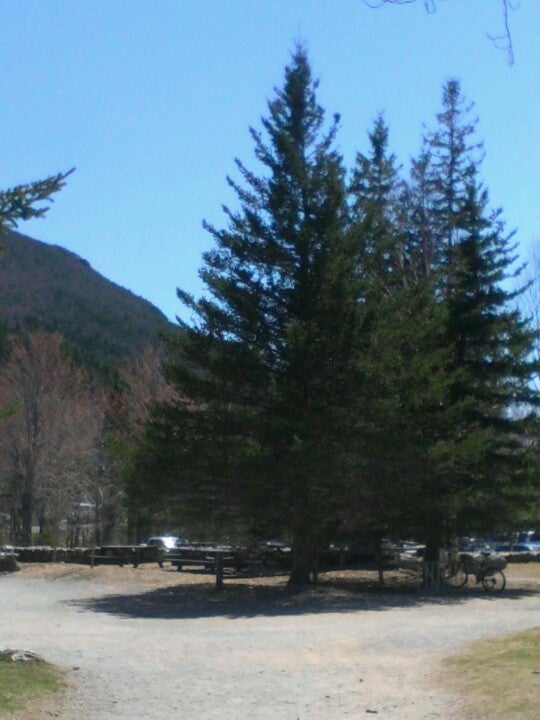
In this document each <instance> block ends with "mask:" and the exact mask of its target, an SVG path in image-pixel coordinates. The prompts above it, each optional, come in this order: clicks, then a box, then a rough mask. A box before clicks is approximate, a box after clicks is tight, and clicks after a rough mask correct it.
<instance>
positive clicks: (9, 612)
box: [0, 566, 540, 720]
mask: <svg viewBox="0 0 540 720" xmlns="http://www.w3.org/2000/svg"><path fill="white" fill-rule="evenodd" d="M66 567H69V566H66ZM98 571H101V568H96V569H95V574H94V575H92V576H91V577H90V576H89V575H88V574H85V575H83V576H80V575H78V574H76V573H73V572H72V571H69V570H66V571H65V572H58V571H57V572H56V573H52V572H48V573H46V574H45V575H43V576H39V574H38V575H36V572H35V571H32V570H28V572H27V571H23V572H20V573H16V574H12V575H4V576H1V577H0V617H2V619H3V622H2V626H1V630H0V648H1V647H12V648H21V649H27V650H32V651H34V652H37V653H39V654H40V655H43V656H44V657H45V658H47V659H48V660H50V661H51V662H53V663H56V664H58V665H60V666H62V667H64V668H66V669H67V670H68V674H69V676H70V678H71V680H72V685H71V689H70V690H69V691H68V693H67V697H66V698H65V700H64V703H63V706H62V708H59V709H57V711H58V713H59V717H61V718H65V719H66V720H83V719H84V720H128V719H129V720H132V719H133V718H137V719H138V720H164V719H165V718H167V719H170V718H179V719H180V718H181V719H182V720H214V719H217V718H219V719H220V720H243V719H244V718H245V719H248V718H249V719H250V720H251V719H253V720H308V719H309V720H334V719H335V720H338V719H341V718H363V717H367V716H369V715H375V714H377V717H378V718H381V720H382V719H383V718H384V719H385V720H386V719H388V720H390V719H391V720H398V719H399V720H427V719H428V718H429V719H434V718H438V719H439V720H451V719H456V720H457V719H458V718H459V719H460V720H462V719H468V720H473V719H472V716H470V715H468V714H467V708H466V707H465V706H464V704H463V703H462V702H461V701H460V700H459V698H456V697H453V696H452V695H451V694H450V693H449V692H448V691H447V690H445V689H444V686H443V685H442V684H441V683H440V677H438V675H439V674H440V670H439V667H440V666H439V662H440V660H441V659H442V658H443V657H445V656H447V655H449V654H451V653H453V652H454V651H457V650H459V649H460V648H462V647H463V646H464V645H465V644H467V643H468V642H470V641H472V640H475V639H478V638H484V637H489V636H494V635H501V634H504V633H508V632H513V631H518V630H522V629H526V628H530V627H534V626H538V625H540V602H539V599H540V596H539V595H538V593H537V591H535V590H533V589H520V590H512V588H510V590H509V591H508V592H507V593H505V594H503V595H502V596H499V597H497V598H492V597H489V596H484V595H482V594H479V593H478V594H476V593H473V594H471V595H468V596H466V597H464V596H463V595H461V594H459V595H456V596H455V597H454V596H453V597H438V598H425V597H422V596H421V595H414V594H402V593H401V594H400V593H395V594H384V595H375V596H374V595H373V594H371V595H370V594H365V593H360V594H358V593H356V594H352V593H350V592H346V591H337V590H330V589H328V588H325V589H323V590H319V591H310V592H308V593H305V594H302V595H301V596H292V597H291V596H288V595H287V594H285V593H284V592H283V588H282V587H280V586H272V585H267V586H262V587H261V586H250V585H249V583H248V584H244V585H243V586H239V585H237V584H234V585H232V584H231V585H229V586H228V587H226V590H225V591H224V592H223V593H221V594H219V593H216V592H215V591H214V590H213V589H212V587H211V586H209V585H208V584H207V583H208V580H207V578H205V577H196V578H195V581H194V582H193V583H190V581H189V580H188V579H187V578H189V576H188V575H187V574H186V575H183V574H182V575H180V574H178V573H167V572H166V571H165V572H164V571H159V569H157V568H156V569H150V568H143V569H139V570H132V569H130V568H123V569H119V568H114V569H113V568H103V573H101V574H100V572H98ZM105 571H107V572H105ZM111 571H114V573H116V575H117V577H120V578H121V582H118V581H114V580H113V579H112V578H113V573H112V572H111ZM160 572H161V574H160V575H158V574H157V573H160ZM137 573H139V574H137ZM156 578H157V580H156ZM141 590H143V591H142V592H141ZM45 717H47V718H50V717H51V710H50V709H46V710H45V709H44V710H41V711H39V710H37V711H36V712H35V713H34V714H32V718H31V720H37V719H38V718H45ZM24 720H27V718H26V716H25V719H24ZM28 720H30V718H28Z"/></svg>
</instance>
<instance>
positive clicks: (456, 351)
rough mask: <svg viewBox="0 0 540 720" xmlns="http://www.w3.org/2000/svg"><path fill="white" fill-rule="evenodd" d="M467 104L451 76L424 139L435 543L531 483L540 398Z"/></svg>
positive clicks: (429, 491)
mask: <svg viewBox="0 0 540 720" xmlns="http://www.w3.org/2000/svg"><path fill="white" fill-rule="evenodd" d="M470 111H471V107H470V106H468V105H467V103H466V101H465V99H464V98H463V95H462V93H461V89H460V86H459V83H458V82H457V81H455V80H451V81H449V82H447V83H446V84H445V86H444V89H443V109H442V112H441V113H439V115H438V116H437V119H438V127H437V129H436V130H435V132H433V133H431V134H430V135H429V136H428V137H427V146H428V148H429V150H430V165H429V170H428V175H429V180H430V184H431V201H432V209H433V212H432V214H431V218H432V229H431V245H432V247H433V248H434V249H435V252H434V254H433V257H434V258H436V259H437V260H438V263H437V264H436V265H435V267H434V273H433V276H432V277H433V292H434V297H435V299H436V300H437V302H438V303H440V305H441V307H442V308H443V310H444V336H443V344H444V346H445V349H446V361H445V363H446V367H445V370H446V376H447V386H446V390H445V396H444V398H441V405H440V410H439V412H438V413H436V414H434V417H433V429H432V432H433V435H432V440H433V442H432V447H431V452H430V457H431V462H432V472H431V477H430V478H429V485H428V486H427V487H426V488H425V489H424V493H425V496H426V498H429V499H430V502H429V505H428V507H426V510H427V511H428V517H429V522H428V523H427V529H426V533H427V539H428V544H429V546H430V548H432V549H434V547H435V545H436V544H437V543H439V542H440V539H441V532H442V528H444V526H445V524H446V525H447V526H449V525H452V524H453V518H454V517H455V518H458V520H460V521H461V523H462V524H463V526H464V527H465V528H467V527H471V525H472V524H478V523H479V522H480V521H481V519H484V521H485V522H486V523H489V524H490V525H493V524H495V523H497V522H501V520H502V519H503V518H504V514H505V512H507V511H508V512H510V511H511V508H512V507H513V506H514V505H515V500H516V496H519V493H520V489H522V488H524V487H525V485H526V476H527V462H528V457H529V449H530V447H531V439H532V438H531V435H530V433H531V431H532V425H531V423H532V421H533V417H534V415H533V412H532V408H533V407H534V406H535V405H536V404H537V403H538V395H537V393H536V392H535V391H534V389H533V386H532V382H531V381H532V377H533V375H534V372H535V371H536V370H537V364H536V363H535V362H534V360H533V359H532V357H531V350H532V343H533V338H534V332H533V330H532V328H531V327H530V325H529V323H528V322H527V321H526V320H525V319H524V318H523V317H522V316H521V315H520V313H519V311H518V309H517V308H516V299H517V297H518V296H519V294H520V291H517V292H516V291H513V290H511V289H510V283H509V280H510V279H512V278H515V277H516V275H519V273H520V269H519V268H516V266H515V260H516V256H515V245H514V244H513V242H512V234H508V233H506V232H505V229H504V223H503V221H502V219H501V211H500V210H490V208H489V198H488V193H487V190H486V189H485V188H484V187H483V186H482V183H481V181H480V178H479V167H480V163H481V158H479V157H478V150H479V149H480V148H481V144H479V143H477V142H476V141H475V130H476V121H471V120H470V119H469V118H470Z"/></svg>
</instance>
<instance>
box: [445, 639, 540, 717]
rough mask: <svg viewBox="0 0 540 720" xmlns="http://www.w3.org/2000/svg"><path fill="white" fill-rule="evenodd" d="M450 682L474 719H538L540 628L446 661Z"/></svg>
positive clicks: (485, 643)
mask: <svg viewBox="0 0 540 720" xmlns="http://www.w3.org/2000/svg"><path fill="white" fill-rule="evenodd" d="M445 665H446V669H447V671H449V676H450V683H451V684H452V685H453V686H454V688H455V689H456V690H458V691H459V692H460V693H463V694H464V698H465V701H466V703H467V707H468V709H469V710H471V711H473V712H474V713H475V714H474V717H478V718H483V717H489V718H491V720H537V718H538V708H539V707H540V628H535V629H534V630H529V631H527V632H523V633H519V634H517V635H511V636H508V637H503V638H497V639H494V640H484V641H481V642H477V643H474V644H473V645H472V646H471V647H470V648H469V649H468V650H466V651H465V652H464V653H462V654H461V655H456V656H453V657H450V658H448V659H447V660H446V661H445Z"/></svg>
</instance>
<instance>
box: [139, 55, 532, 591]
mask: <svg viewBox="0 0 540 720" xmlns="http://www.w3.org/2000/svg"><path fill="white" fill-rule="evenodd" d="M317 90H318V83H317V81H316V80H314V79H313V77H312V71H311V68H310V64H309V61H308V58H307V56H306V53H305V51H304V49H303V48H298V49H297V50H296V51H295V53H294V55H293V57H292V61H291V63H290V64H289V66H288V67H287V68H286V70H285V78H284V82H283V85H282V86H281V87H280V88H279V89H277V90H276V92H275V95H274V97H273V99H271V100H270V101H269V103H268V114H267V115H266V116H265V117H263V118H262V128H261V129H260V130H259V129H254V128H252V129H251V131H250V132H251V137H252V140H253V143H254V152H255V159H256V170H252V169H250V168H249V167H247V166H246V165H245V164H244V163H243V162H241V161H239V160H237V161H236V163H237V169H238V175H239V179H233V178H227V180H228V183H229V185H230V186H231V187H232V188H233V190H234V191H235V193H236V196H237V203H236V207H235V208H229V207H224V213H225V218H226V222H225V225H224V227H221V228H220V227H215V226H212V225H209V224H205V227H206V229H207V230H208V232H209V233H210V235H211V237H212V239H213V247H212V248H211V249H210V250H208V251H207V252H206V253H205V254H204V256H203V264H202V267H201V269H200V276H201V278H202V280H203V281H204V283H205V287H206V290H205V292H204V294H203V296H202V297H200V298H196V297H194V296H192V295H191V294H189V293H187V292H185V291H183V290H179V291H178V296H179V299H180V300H181V302H182V303H183V304H184V305H185V306H186V308H187V309H188V310H189V312H190V314H191V317H192V319H191V320H190V321H187V322H182V321H180V326H181V330H182V332H181V333H179V334H175V335H174V336H170V335H169V336H168V338H167V339H166V345H167V350H168V358H169V360H168V362H167V364H166V366H165V374H166V378H167V380H168V382H169V383H170V384H171V386H172V387H173V388H174V399H173V400H170V399H169V401H168V402H167V403H164V404H162V405H161V406H159V407H158V408H157V409H155V411H154V412H153V415H152V418H151V420H150V422H148V423H147V425H146V429H145V432H144V434H143V436H142V438H141V443H140V445H139V450H138V452H137V453H136V456H135V457H134V458H133V462H132V465H131V468H130V473H129V478H128V497H129V502H130V503H131V504H132V505H134V506H137V507H138V508H139V509H140V510H141V511H144V512H145V513H147V515H148V517H151V516H152V513H153V512H159V509H160V507H163V503H164V502H166V503H167V506H168V507H169V508H172V507H174V508H175V512H176V513H177V514H178V517H180V518H183V519H185V520H186V521H188V520H189V521H191V522H194V521H195V520H200V521H201V522H203V523H206V524H207V525H208V524H210V523H213V527H215V529H216V530H215V531H216V532H222V533H227V532H232V529H233V528H237V529H238V528H242V529H243V530H244V531H245V532H246V533H247V534H250V535H252V536H256V537H275V536H277V535H281V536H283V537H286V538H288V539H290V540H291V542H292V545H293V564H292V570H291V577H290V583H291V584H292V585H302V584H304V583H306V582H308V581H309V577H310V571H311V569H312V567H313V565H314V563H315V562H316V557H317V554H318V552H319V550H320V549H321V548H322V547H324V545H325V543H327V542H329V541H330V540H336V539H339V538H340V537H344V536H348V537H351V536H363V537H368V536H371V537H374V538H380V537H382V536H385V535H395V536H400V537H407V536H414V537H416V538H417V539H418V540H422V541H424V542H426V544H427V549H426V553H427V557H428V559H429V558H433V557H435V555H436V552H437V550H438V547H439V546H440V544H441V543H442V542H444V540H445V539H446V538H449V537H450V536H451V535H453V534H455V533H457V532H459V531H464V530H470V529H471V528H480V527H484V528H486V527H491V528H492V529H493V528H495V527H496V526H500V525H501V524H503V523H504V522H508V521H509V518H511V517H512V515H513V514H514V517H515V513H516V512H518V511H520V510H521V511H525V510H526V509H529V508H530V507H531V503H532V502H533V498H534V492H535V490H534V489H535V487H537V470H536V469H535V468H536V467H537V463H536V464H535V457H536V459H537V455H538V445H537V439H538V418H537V412H536V407H537V405H538V393H537V390H536V389H535V386H534V382H533V381H534V378H535V377H537V373H538V368H539V363H538V358H537V357H535V356H534V352H533V350H534V342H535V338H537V334H535V331H534V328H533V325H532V323H531V322H530V320H529V319H528V318H526V317H525V316H524V315H523V313H522V312H521V311H520V310H519V307H518V301H519V298H520V296H521V294H522V292H524V291H525V289H526V283H525V282H524V281H523V282H522V283H521V285H520V280H519V278H520V273H521V270H522V268H521V267H520V266H519V265H518V264H516V260H517V257H516V246H515V242H514V239H513V233H512V232H508V231H507V230H506V229H505V226H504V221H503V217H502V211H501V210H500V209H497V208H493V207H492V206H491V205H490V201H489V196H488V191H487V189H486V188H485V186H484V185H483V182H482V179H481V175H480V167H481V161H482V155H483V150H482V146H481V143H480V142H479V141H478V140H477V138H476V121H475V120H474V119H473V118H472V115H471V107H470V106H469V104H468V103H467V101H466V99H465V98H464V96H463V93H462V90H461V88H460V84H459V82H457V81H456V80H450V81H448V82H446V83H445V85H444V87H443V95H442V107H441V110H440V112H439V113H438V114H437V116H436V118H435V122H434V125H433V129H432V130H429V131H426V133H425V136H424V138H423V140H422V145H421V150H420V152H419V154H418V156H417V157H415V158H414V159H413V160H412V162H411V165H410V168H409V170H408V172H407V173H405V172H404V171H403V169H402V168H401V166H400V165H399V163H398V161H397V158H396V156H395V154H394V153H392V151H391V149H390V141H389V129H388V127H387V125H386V123H385V120H384V117H383V116H382V115H380V116H379V117H377V119H376V120H375V122H374V124H373V127H372V129H371V131H370V133H369V137H368V141H369V144H368V150H367V152H365V153H363V152H359V153H358V154H357V156H356V159H355V162H354V165H353V167H352V168H347V167H346V166H345V163H344V160H343V158H342V157H341V155H340V153H339V151H338V149H337V135H338V132H339V122H340V118H339V116H338V115H337V114H336V115H333V116H332V118H331V119H330V121H329V122H327V120H326V115H325V111H324V109H323V108H322V107H321V105H320V104H319V102H318V99H317ZM516 288H517V289H516Z"/></svg>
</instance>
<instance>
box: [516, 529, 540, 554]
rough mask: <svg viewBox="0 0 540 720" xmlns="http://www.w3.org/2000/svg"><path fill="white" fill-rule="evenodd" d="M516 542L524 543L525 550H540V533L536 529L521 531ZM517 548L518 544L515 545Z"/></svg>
mask: <svg viewBox="0 0 540 720" xmlns="http://www.w3.org/2000/svg"><path fill="white" fill-rule="evenodd" d="M516 544H517V545H523V547H524V548H525V552H540V533H538V532H535V531H534V530H526V531H524V532H520V533H519V535H518V537H517V543H516ZM515 548H516V545H514V549H515Z"/></svg>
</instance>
